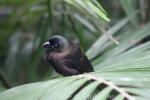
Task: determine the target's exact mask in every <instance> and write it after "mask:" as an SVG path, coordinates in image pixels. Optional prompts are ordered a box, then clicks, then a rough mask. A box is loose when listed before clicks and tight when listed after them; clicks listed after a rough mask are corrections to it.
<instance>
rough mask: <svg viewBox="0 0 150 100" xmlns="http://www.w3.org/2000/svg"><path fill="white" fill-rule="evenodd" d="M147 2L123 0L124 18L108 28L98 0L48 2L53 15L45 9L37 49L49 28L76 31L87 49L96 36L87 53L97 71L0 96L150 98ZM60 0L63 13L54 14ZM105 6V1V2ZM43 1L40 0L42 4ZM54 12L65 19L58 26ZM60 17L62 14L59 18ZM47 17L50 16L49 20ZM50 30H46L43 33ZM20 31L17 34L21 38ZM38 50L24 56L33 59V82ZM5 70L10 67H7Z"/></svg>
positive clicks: (44, 99) (9, 98) (109, 99)
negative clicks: (34, 54)
mask: <svg viewBox="0 0 150 100" xmlns="http://www.w3.org/2000/svg"><path fill="white" fill-rule="evenodd" d="M33 1H34V0H33ZM106 1H107V0H106ZM112 2H113V3H114V4H116V0H112V1H110V3H109V4H111V3H112ZM146 2H148V0H145V1H144V0H141V1H133V0H119V6H120V7H122V9H123V11H124V12H125V13H124V14H125V15H126V16H125V17H124V18H122V17H121V18H120V17H119V18H120V19H119V20H117V21H115V20H114V21H115V22H116V23H115V24H114V22H112V24H113V25H110V27H108V28H107V23H106V22H107V21H109V19H108V18H107V16H106V15H107V14H106V12H105V11H104V9H103V8H102V7H101V5H100V3H99V1H98V0H82V1H81V0H73V1H71V0H65V2H62V1H59V0H58V1H57V0H56V1H53V2H52V1H50V0H47V2H46V4H47V7H48V11H45V12H48V16H49V17H47V15H46V14H47V13H46V14H43V17H44V16H46V17H44V18H43V17H40V18H39V19H40V21H39V23H40V24H38V25H39V26H38V28H39V30H38V31H37V32H39V33H38V34H36V39H34V42H33V43H35V44H37V45H36V48H40V43H41V42H42V41H43V40H44V39H45V38H46V37H47V36H48V33H47V32H49V30H50V31H51V32H56V31H58V32H64V33H66V34H67V33H72V34H75V35H76V36H77V37H78V38H79V40H80V43H81V45H82V46H83V48H88V47H89V46H90V44H91V43H87V42H88V41H89V40H90V41H89V42H92V41H94V40H95V39H96V41H94V42H93V44H92V46H91V47H89V49H87V52H86V55H87V56H88V58H89V59H91V62H92V64H93V66H94V72H92V73H86V74H82V75H76V76H70V77H60V78H55V79H51V80H48V81H47V80H46V81H42V82H36V83H30V84H26V85H21V86H18V87H15V88H12V89H9V90H6V91H4V92H2V93H0V99H2V100H16V99H17V100H26V99H28V100H36V99H40V100H71V99H73V100H90V99H92V100H112V99H113V100H124V99H127V100H134V99H137V100H149V99H150V96H149V92H150V86H149V84H150V42H149V36H150V31H149V30H150V24H149V22H148V21H149V20H148V17H149V16H148V15H147V13H148V11H147V10H145V9H149V8H144V4H146ZM34 3H35V1H34ZM56 4H57V5H58V6H61V7H62V8H63V10H62V11H59V13H58V12H57V10H56V11H55V12H53V9H54V8H53V9H52V5H56ZM102 4H105V1H103V2H102ZM137 4H140V5H139V6H138V7H139V9H137V8H136V7H137ZM43 5H44V4H41V5H40V6H38V7H41V6H43ZM148 5H149V4H148V3H147V6H148ZM61 7H60V8H61ZM110 7H111V6H110ZM35 8H36V7H35ZM35 8H34V10H35ZM41 8H42V9H41ZM41 8H38V10H39V9H40V10H43V7H41ZM58 8H59V7H58ZM117 9H118V8H117ZM32 10H33V8H32ZM36 10H37V8H36ZM59 10H60V9H59ZM118 10H120V9H118ZM53 13H57V14H60V13H61V14H60V15H61V18H62V19H63V20H61V21H62V22H61V24H60V27H58V28H57V27H56V26H59V25H58V23H59V21H58V22H56V23H54V21H55V20H53V19H55V17H54V15H57V14H53ZM60 15H59V16H60ZM137 15H138V16H137ZM35 16H36V15H35ZM112 16H113V15H112ZM139 16H140V17H139ZM53 17H54V18H53ZM56 18H59V17H58V16H57V17H56ZM115 18H116V16H113V17H112V19H115ZM35 20H36V19H35ZM47 20H50V22H51V24H49V23H48V22H47ZM46 26H47V27H46ZM48 26H51V28H50V29H49V28H48ZM61 26H63V27H61ZM106 28H107V29H106ZM46 29H47V32H46V31H45V30H46ZM57 29H58V30H57ZM11 31H12V30H11ZM43 32H45V33H43ZM89 32H91V33H92V35H91V34H89ZM41 33H42V34H41ZM81 33H82V34H81ZM85 33H86V35H88V36H86V35H85ZM99 33H101V34H99ZM16 34H17V33H15V35H14V38H17V37H18V36H17V35H16ZM66 34H65V35H66ZM89 36H93V38H94V39H90V38H89ZM96 37H99V38H96ZM3 41H4V40H3ZM16 43H18V42H16ZM86 43H87V44H88V45H87V46H85V44H86ZM16 45H17V44H16ZM37 50H38V51H36V52H37V54H38V55H36V56H31V58H30V57H29V58H30V59H32V61H30V59H29V58H28V57H27V58H26V60H25V61H26V62H25V63H29V66H32V67H31V68H29V69H28V72H29V76H28V77H29V80H30V81H32V82H33V80H35V81H37V80H38V79H37V76H35V73H36V72H35V71H36V69H37V67H36V66H37V65H38V63H37V62H38V61H39V60H40V55H42V53H43V52H41V50H40V49H37ZM10 51H11V50H10ZM10 54H11V53H10ZM21 57H22V56H21ZM9 59H11V58H9ZM18 59H21V58H18ZM22 59H23V58H22ZM11 60H12V59H11ZM11 60H8V64H9V63H10V64H12V63H11V62H10V61H11ZM32 62H33V63H32ZM22 63H24V62H22ZM22 63H21V64H22ZM8 66H10V65H8ZM18 66H19V65H18ZM5 68H6V69H8V67H6V66H5ZM30 71H31V72H30ZM6 72H7V71H6ZM10 73H12V72H10ZM16 74H17V73H16ZM11 75H12V74H10V76H11ZM10 76H9V78H10ZM13 77H15V75H13ZM12 79H14V78H12Z"/></svg>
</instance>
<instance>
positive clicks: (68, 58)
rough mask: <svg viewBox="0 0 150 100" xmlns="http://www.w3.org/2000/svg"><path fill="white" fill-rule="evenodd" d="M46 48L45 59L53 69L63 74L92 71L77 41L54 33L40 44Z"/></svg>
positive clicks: (70, 74) (69, 74)
mask: <svg viewBox="0 0 150 100" xmlns="http://www.w3.org/2000/svg"><path fill="white" fill-rule="evenodd" d="M42 46H43V47H44V48H45V49H46V59H47V61H48V62H49V64H50V65H51V66H52V67H53V68H54V70H55V71H56V72H57V73H59V74H61V75H63V76H72V75H78V74H83V73H88V72H93V71H94V69H93V66H92V64H91V63H90V61H89V60H88V58H87V56H86V55H85V54H84V53H83V51H82V50H81V48H80V45H79V44H78V43H74V42H72V41H69V40H67V39H65V38H64V37H63V36H61V35H54V36H52V37H50V39H49V40H48V41H47V42H45V43H44V44H43V45H42Z"/></svg>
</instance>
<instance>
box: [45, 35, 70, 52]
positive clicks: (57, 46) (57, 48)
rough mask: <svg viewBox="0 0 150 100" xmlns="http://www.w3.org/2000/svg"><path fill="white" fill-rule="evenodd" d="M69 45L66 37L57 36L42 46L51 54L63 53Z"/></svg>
mask: <svg viewBox="0 0 150 100" xmlns="http://www.w3.org/2000/svg"><path fill="white" fill-rule="evenodd" d="M68 45H69V44H68V41H67V40H66V39H65V38H64V37H62V36H60V35H55V36H52V37H51V38H50V39H49V40H48V41H47V42H45V43H44V44H43V45H42V46H43V47H44V48H46V49H47V50H48V51H50V52H62V51H63V50H65V49H67V48H68Z"/></svg>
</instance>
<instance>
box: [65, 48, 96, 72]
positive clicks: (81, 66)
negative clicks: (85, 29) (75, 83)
mask: <svg viewBox="0 0 150 100" xmlns="http://www.w3.org/2000/svg"><path fill="white" fill-rule="evenodd" d="M65 65H66V66H67V67H70V68H72V69H76V70H78V71H80V73H84V72H92V71H93V67H92V65H91V63H90V61H89V60H88V58H87V57H86V56H85V55H84V53H83V52H82V51H81V49H80V47H79V46H78V47H74V49H73V50H72V51H71V53H70V54H69V55H67V56H66V61H65Z"/></svg>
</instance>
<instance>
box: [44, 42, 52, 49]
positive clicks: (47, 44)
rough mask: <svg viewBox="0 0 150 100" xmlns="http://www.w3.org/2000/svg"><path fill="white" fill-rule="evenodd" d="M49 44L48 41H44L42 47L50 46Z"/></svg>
mask: <svg viewBox="0 0 150 100" xmlns="http://www.w3.org/2000/svg"><path fill="white" fill-rule="evenodd" d="M50 46H51V44H50V43H49V42H45V43H44V44H43V45H42V47H44V48H50Z"/></svg>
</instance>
